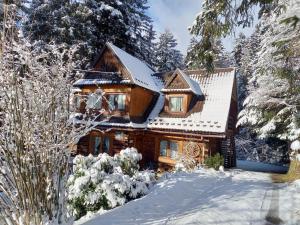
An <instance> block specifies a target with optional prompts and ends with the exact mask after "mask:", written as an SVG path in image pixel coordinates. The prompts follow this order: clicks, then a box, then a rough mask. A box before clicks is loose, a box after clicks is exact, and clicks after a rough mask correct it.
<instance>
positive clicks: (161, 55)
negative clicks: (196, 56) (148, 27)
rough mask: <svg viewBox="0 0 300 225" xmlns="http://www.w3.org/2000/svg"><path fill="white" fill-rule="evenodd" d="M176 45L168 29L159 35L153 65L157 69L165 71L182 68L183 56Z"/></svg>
mask: <svg viewBox="0 0 300 225" xmlns="http://www.w3.org/2000/svg"><path fill="white" fill-rule="evenodd" d="M176 47H177V40H176V39H175V38H174V36H173V34H172V33H171V32H170V31H169V30H166V31H165V32H164V33H162V34H161V35H160V37H159V40H158V43H157V45H156V48H155V50H156V51H155V59H156V62H155V66H156V69H157V70H158V71H161V72H165V71H171V70H175V69H177V68H181V69H183V67H184V65H183V56H182V54H181V53H180V51H179V50H177V49H176Z"/></svg>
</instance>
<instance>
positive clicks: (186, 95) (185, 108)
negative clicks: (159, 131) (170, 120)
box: [164, 92, 193, 116]
mask: <svg viewBox="0 0 300 225" xmlns="http://www.w3.org/2000/svg"><path fill="white" fill-rule="evenodd" d="M171 97H183V102H182V104H183V106H182V108H183V111H182V112H171V110H170V108H169V105H170V101H169V99H170V98H171ZM192 97H193V95H192V94H191V93H176V92H172V93H166V94H165V104H164V113H165V114H166V115H170V116H176V115H179V116H185V115H186V113H187V112H188V109H189V105H190V103H191V100H192Z"/></svg>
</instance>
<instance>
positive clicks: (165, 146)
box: [160, 140, 179, 159]
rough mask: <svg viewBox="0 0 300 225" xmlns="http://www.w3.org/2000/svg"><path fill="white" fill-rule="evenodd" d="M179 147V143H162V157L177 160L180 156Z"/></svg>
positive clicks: (163, 141)
mask: <svg viewBox="0 0 300 225" xmlns="http://www.w3.org/2000/svg"><path fill="white" fill-rule="evenodd" d="M178 150H179V145H178V142H177V141H165V140H162V141H160V156H163V157H170V158H171V159H176V158H177V156H178Z"/></svg>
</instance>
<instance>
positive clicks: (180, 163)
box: [175, 155, 198, 172]
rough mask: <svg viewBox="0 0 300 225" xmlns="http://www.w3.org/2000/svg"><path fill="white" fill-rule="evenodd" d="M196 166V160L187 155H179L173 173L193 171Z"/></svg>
mask: <svg viewBox="0 0 300 225" xmlns="http://www.w3.org/2000/svg"><path fill="white" fill-rule="evenodd" d="M197 165H198V162H197V160H196V159H195V158H194V157H192V156H189V155H181V156H179V157H178V159H177V160H176V164H175V171H185V172H187V171H193V170H194V169H195V168H196V167H197Z"/></svg>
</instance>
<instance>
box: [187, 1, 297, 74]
mask: <svg viewBox="0 0 300 225" xmlns="http://www.w3.org/2000/svg"><path fill="white" fill-rule="evenodd" d="M278 2H279V4H278ZM285 2H290V3H291V4H295V5H297V4H299V3H297V1H281V0H268V1H266V0H254V1H246V0H243V1H238V2H236V1H234V0H204V1H203V4H202V9H201V12H200V13H199V14H198V15H197V17H196V19H195V21H194V22H193V25H192V26H191V27H190V28H189V30H190V32H191V34H193V35H195V36H197V37H199V39H200V41H199V47H200V48H199V53H198V57H199V58H200V60H201V61H202V63H203V65H205V67H206V68H207V69H208V70H209V71H212V70H213V69H214V63H213V60H214V58H215V57H214V52H213V48H214V45H215V44H216V40H218V39H220V38H223V37H226V36H230V35H231V34H233V33H234V31H235V28H236V27H237V26H243V27H247V26H248V27H249V26H251V25H252V24H253V20H254V16H253V15H252V14H253V13H252V10H253V8H254V7H256V6H258V7H259V13H258V15H259V18H260V17H261V15H263V14H264V13H269V12H272V11H273V12H275V10H276V11H277V12H280V11H282V8H284V7H285V6H284V4H285ZM278 5H279V7H280V8H278ZM299 17H300V16H299V14H298V13H297V12H296V11H294V12H293V13H292V14H290V15H289V16H288V17H287V18H286V19H287V20H288V21H287V22H289V23H290V24H293V25H297V24H299Z"/></svg>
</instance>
